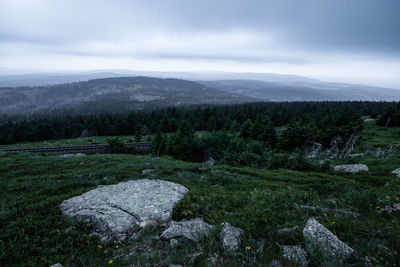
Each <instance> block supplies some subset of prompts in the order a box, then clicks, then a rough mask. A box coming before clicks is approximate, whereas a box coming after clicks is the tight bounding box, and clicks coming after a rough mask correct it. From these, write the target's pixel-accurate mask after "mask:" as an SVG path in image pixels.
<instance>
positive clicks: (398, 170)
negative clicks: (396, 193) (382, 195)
mask: <svg viewBox="0 0 400 267" xmlns="http://www.w3.org/2000/svg"><path fill="white" fill-rule="evenodd" d="M392 173H393V174H394V175H396V176H397V177H398V178H400V168H398V169H395V170H394V171H392Z"/></svg>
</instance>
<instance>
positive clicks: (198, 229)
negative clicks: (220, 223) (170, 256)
mask: <svg viewBox="0 0 400 267" xmlns="http://www.w3.org/2000/svg"><path fill="white" fill-rule="evenodd" d="M213 228H214V226H212V225H210V224H208V223H206V222H204V221H203V220H202V219H199V218H197V219H193V220H190V221H181V222H175V221H172V222H171V224H170V226H169V227H168V229H166V230H165V231H164V232H163V233H162V234H161V238H163V239H171V238H177V237H185V238H187V239H189V240H192V241H195V242H197V241H199V240H200V238H201V237H203V236H207V235H208V234H209V233H210V232H211V230H212V229H213Z"/></svg>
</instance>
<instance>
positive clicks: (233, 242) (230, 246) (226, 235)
mask: <svg viewBox="0 0 400 267" xmlns="http://www.w3.org/2000/svg"><path fill="white" fill-rule="evenodd" d="M243 233H244V231H243V230H242V229H240V228H238V227H235V226H232V225H231V224H230V223H224V227H223V228H222V230H221V234H220V238H221V243H222V245H223V246H224V247H225V248H226V249H227V250H230V251H234V250H237V249H238V248H239V246H240V243H241V241H242V238H243Z"/></svg>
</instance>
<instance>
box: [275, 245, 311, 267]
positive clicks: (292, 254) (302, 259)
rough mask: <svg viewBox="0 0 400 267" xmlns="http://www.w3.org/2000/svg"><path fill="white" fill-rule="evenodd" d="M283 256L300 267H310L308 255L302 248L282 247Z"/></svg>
mask: <svg viewBox="0 0 400 267" xmlns="http://www.w3.org/2000/svg"><path fill="white" fill-rule="evenodd" d="M281 248H282V256H283V257H284V258H285V259H287V260H288V261H295V262H296V263H297V264H298V265H299V266H301V267H306V266H308V260H307V253H306V251H305V250H304V249H302V248H301V247H300V246H281Z"/></svg>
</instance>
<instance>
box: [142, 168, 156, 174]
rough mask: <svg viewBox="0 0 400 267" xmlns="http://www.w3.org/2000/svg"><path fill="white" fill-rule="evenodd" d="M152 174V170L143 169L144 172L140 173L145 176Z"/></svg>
mask: <svg viewBox="0 0 400 267" xmlns="http://www.w3.org/2000/svg"><path fill="white" fill-rule="evenodd" d="M152 172H154V169H145V170H143V171H142V174H143V175H147V174H150V173H152Z"/></svg>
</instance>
